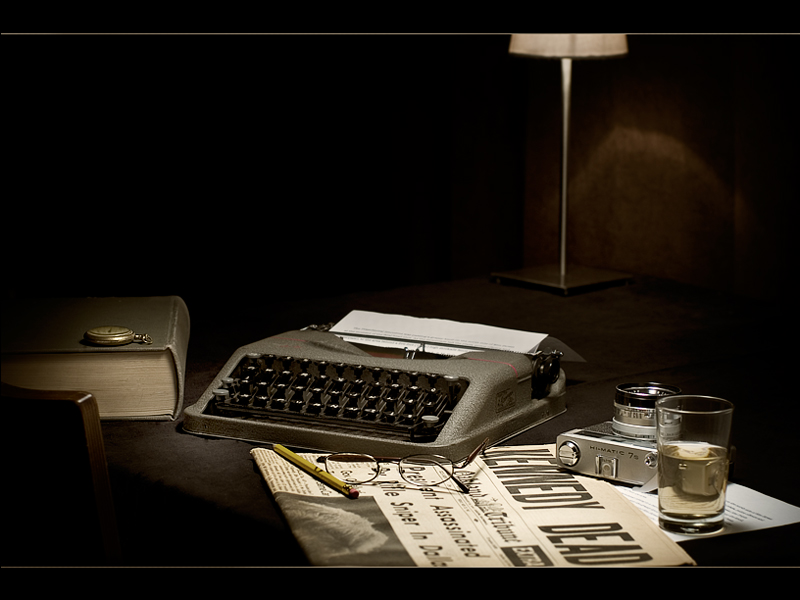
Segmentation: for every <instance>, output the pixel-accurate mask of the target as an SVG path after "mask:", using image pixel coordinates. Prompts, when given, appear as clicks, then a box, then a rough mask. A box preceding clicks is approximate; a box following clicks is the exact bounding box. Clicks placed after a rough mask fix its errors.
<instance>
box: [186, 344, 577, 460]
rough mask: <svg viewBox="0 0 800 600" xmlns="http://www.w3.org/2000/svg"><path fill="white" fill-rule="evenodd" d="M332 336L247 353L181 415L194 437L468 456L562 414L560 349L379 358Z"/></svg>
mask: <svg viewBox="0 0 800 600" xmlns="http://www.w3.org/2000/svg"><path fill="white" fill-rule="evenodd" d="M375 354H376V353H370V352H367V351H366V350H364V349H363V347H360V346H356V345H354V344H351V343H349V342H346V341H344V340H343V339H341V338H340V337H338V336H337V335H335V334H333V333H331V332H328V331H317V330H314V329H304V330H297V331H289V332H286V333H283V334H280V335H276V336H273V337H269V338H266V339H263V340H261V341H257V342H254V343H252V344H248V345H246V346H242V347H241V348H239V349H238V350H236V352H234V353H233V355H232V356H231V357H230V359H229V360H228V362H227V363H226V364H225V365H224V366H223V367H222V369H221V370H220V372H219V374H218V375H217V377H216V378H215V379H214V381H213V382H212V383H211V385H209V387H208V388H207V389H206V390H205V392H204V393H203V394H202V396H201V397H200V399H199V400H198V401H197V402H196V403H195V404H193V405H191V406H189V407H187V408H186V410H185V415H184V421H183V428H184V430H185V431H188V432H190V433H193V434H197V435H202V436H212V437H223V438H233V439H240V440H246V441H251V442H261V443H280V444H283V445H287V446H295V447H301V448H305V449H308V450H312V451H323V452H338V451H347V452H360V453H365V454H371V455H373V456H395V457H400V456H407V455H410V454H417V453H425V454H439V455H442V456H446V457H448V458H450V459H452V460H459V459H461V458H464V457H465V456H467V455H468V454H469V453H470V451H472V450H473V449H474V448H475V447H476V446H478V444H480V442H481V441H483V440H484V439H485V438H489V443H490V444H497V443H499V442H501V441H503V440H505V439H507V438H510V437H512V436H514V435H516V434H518V433H521V432H522V431H525V430H527V429H529V428H531V427H533V426H535V425H538V424H540V423H542V422H544V421H546V420H548V419H551V418H553V417H555V416H557V415H559V414H561V413H562V412H564V411H565V410H566V402H565V397H564V396H565V393H564V392H565V381H566V377H565V375H564V371H563V369H561V365H560V357H561V353H560V352H558V351H552V352H551V351H539V352H535V353H532V354H519V353H514V352H503V351H488V350H487V351H476V352H467V353H465V354H461V355H459V356H456V357H451V358H447V359H445V358H404V357H397V358H394V357H389V358H387V357H385V356H376V355H375Z"/></svg>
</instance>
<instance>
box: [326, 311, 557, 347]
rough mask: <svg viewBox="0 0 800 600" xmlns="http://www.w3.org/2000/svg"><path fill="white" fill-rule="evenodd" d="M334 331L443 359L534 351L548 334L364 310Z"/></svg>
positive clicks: (358, 340) (354, 339) (348, 337)
mask: <svg viewBox="0 0 800 600" xmlns="http://www.w3.org/2000/svg"><path fill="white" fill-rule="evenodd" d="M331 331H332V332H333V333H335V334H336V335H338V336H339V337H341V338H342V339H344V340H345V341H348V342H351V343H362V344H370V345H373V346H381V347H384V348H408V349H409V350H411V351H418V352H431V353H433V354H441V355H443V356H457V355H459V354H463V353H464V352H467V351H470V350H504V351H506V352H534V351H536V348H537V346H538V345H539V343H541V341H542V340H543V339H545V338H546V337H547V334H545V333H534V332H530V331H517V330H514V329H504V328H502V327H491V326H489V325H478V324H474V323H459V322H457V321H448V320H445V319H425V318H418V317H408V316H404V315H387V314H382V313H376V312H369V311H363V310H354V311H351V312H350V314H348V315H347V316H346V317H345V318H344V319H342V320H341V321H339V322H338V323H337V324H336V325H334V326H333V328H332V329H331Z"/></svg>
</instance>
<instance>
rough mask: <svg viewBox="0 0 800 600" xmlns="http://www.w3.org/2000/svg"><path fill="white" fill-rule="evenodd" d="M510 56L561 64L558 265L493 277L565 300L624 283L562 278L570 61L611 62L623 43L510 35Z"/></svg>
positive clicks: (584, 275)
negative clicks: (600, 60) (561, 296)
mask: <svg viewBox="0 0 800 600" xmlns="http://www.w3.org/2000/svg"><path fill="white" fill-rule="evenodd" d="M508 51H509V54H512V55H515V56H523V57H529V58H545V59H548V58H549V59H559V60H560V61H561V101H562V129H561V136H562V137H561V232H560V248H559V255H560V262H559V264H558V265H542V266H536V267H529V268H524V269H517V270H514V271H507V272H503V273H492V279H493V280H494V281H496V282H497V283H509V284H517V285H525V286H528V287H534V288H539V289H545V290H547V291H551V292H555V293H559V294H563V295H565V296H566V295H569V294H574V293H579V292H584V291H590V290H593V289H598V288H602V287H607V286H611V285H618V284H622V283H625V282H627V281H629V280H630V279H631V278H632V276H631V275H629V274H627V273H619V272H617V271H608V270H605V269H593V268H590V267H583V266H578V265H571V266H570V271H569V273H568V272H567V150H568V145H569V101H570V88H571V85H572V60H573V59H592V58H610V57H614V56H624V55H625V54H627V53H628V41H627V38H626V36H625V35H622V34H514V35H512V36H511V44H510V45H509V49H508Z"/></svg>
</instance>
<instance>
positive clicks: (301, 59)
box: [2, 35, 798, 307]
mask: <svg viewBox="0 0 800 600" xmlns="http://www.w3.org/2000/svg"><path fill="white" fill-rule="evenodd" d="M508 41H509V38H508V36H503V35H491V36H243V37H230V36H210V37H194V36H191V37H161V36H153V37H151V36H147V37H138V36H135V37H71V36H67V37H62V36H46V37H41V36H34V37H6V36H4V38H3V43H4V57H5V61H4V62H5V64H6V65H8V66H7V69H6V71H7V74H6V75H5V80H6V81H5V85H4V89H5V99H6V110H5V115H6V119H5V128H4V129H5V130H6V131H5V133H4V142H5V143H4V146H5V149H6V152H5V160H4V175H5V177H4V179H5V181H4V183H5V185H4V190H5V193H4V199H5V202H4V203H3V252H2V256H3V258H2V260H3V275H4V295H5V296H10V295H17V296H20V295H22V296H24V295H28V294H52V295H129V294H130V295H139V294H142V295H150V294H153V295H155V294H179V295H181V296H183V297H184V298H185V299H186V300H187V302H188V303H189V304H190V307H191V306H192V303H193V302H201V301H203V300H208V301H210V302H215V303H216V302H219V303H224V302H232V303H238V302H241V301H242V299H244V300H245V301H249V302H257V301H258V299H259V298H262V297H265V296H272V295H281V296H282V297H284V298H292V297H302V296H304V295H308V294H315V295H329V294H336V293H341V292H351V291H359V290H365V289H379V288H388V287H394V286H399V285H406V284H413V283H426V282H433V281H440V280H448V279H456V278H462V277H473V276H481V277H482V276H487V277H488V274H489V273H490V272H491V271H493V270H504V269H511V268H517V267H521V266H528V265H533V264H537V263H540V262H551V261H555V260H556V258H557V248H558V244H557V240H556V236H557V207H558V177H559V167H558V160H559V144H560V141H559V140H560V138H559V136H560V112H559V111H560V99H559V85H560V81H559V77H560V74H559V67H558V63H557V62H555V61H535V60H534V61H531V60H524V59H516V58H511V57H509V56H508V54H507V48H508ZM629 45H630V54H629V56H628V57H626V58H623V59H617V60H610V61H591V62H582V63H577V62H576V64H575V66H574V68H573V109H572V118H573V122H572V123H573V124H572V137H571V158H570V186H571V190H570V202H571V208H570V220H569V224H570V230H569V234H570V237H569V256H570V260H571V261H575V262H579V263H582V264H588V265H594V266H601V267H608V268H617V269H624V270H630V271H632V272H635V273H642V274H648V275H656V276H662V277H667V278H671V279H676V280H679V281H685V282H688V283H694V284H698V285H702V286H705V287H711V288H714V289H723V290H729V291H735V292H738V293H742V294H747V295H755V296H762V297H770V296H775V295H778V294H780V292H781V291H782V284H781V280H780V275H782V274H783V273H785V272H787V271H788V270H789V269H791V268H792V266H793V265H792V258H793V248H790V246H789V227H790V222H791V221H790V220H789V218H788V211H789V209H790V207H791V206H792V204H793V203H792V202H790V199H791V200H796V198H797V192H796V190H797V188H796V184H795V181H796V178H795V177H794V173H793V172H794V167H795V165H796V143H795V142H796V136H797V129H796V120H792V119H796V117H795V113H796V110H795V109H794V108H793V106H794V104H793V102H794V98H793V96H792V95H791V94H790V93H789V85H790V83H791V81H792V78H791V76H790V74H789V73H790V68H791V67H792V65H794V64H795V63H796V58H797V54H798V53H797V47H798V45H797V37H795V36H790V37H785V36H765V37H764V36H758V37H749V36H746V37H740V36H631V37H630V38H629Z"/></svg>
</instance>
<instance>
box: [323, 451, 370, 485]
mask: <svg viewBox="0 0 800 600" xmlns="http://www.w3.org/2000/svg"><path fill="white" fill-rule="evenodd" d="M325 468H326V470H327V471H328V473H330V474H331V475H333V476H334V477H337V478H338V479H341V480H342V481H344V482H345V483H366V482H368V481H372V480H373V479H375V478H376V477H377V476H378V473H379V472H380V469H379V468H378V463H377V462H375V459H374V458H372V457H371V456H367V455H365V454H332V455H331V456H329V457H328V458H327V459H326V460H325Z"/></svg>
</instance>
